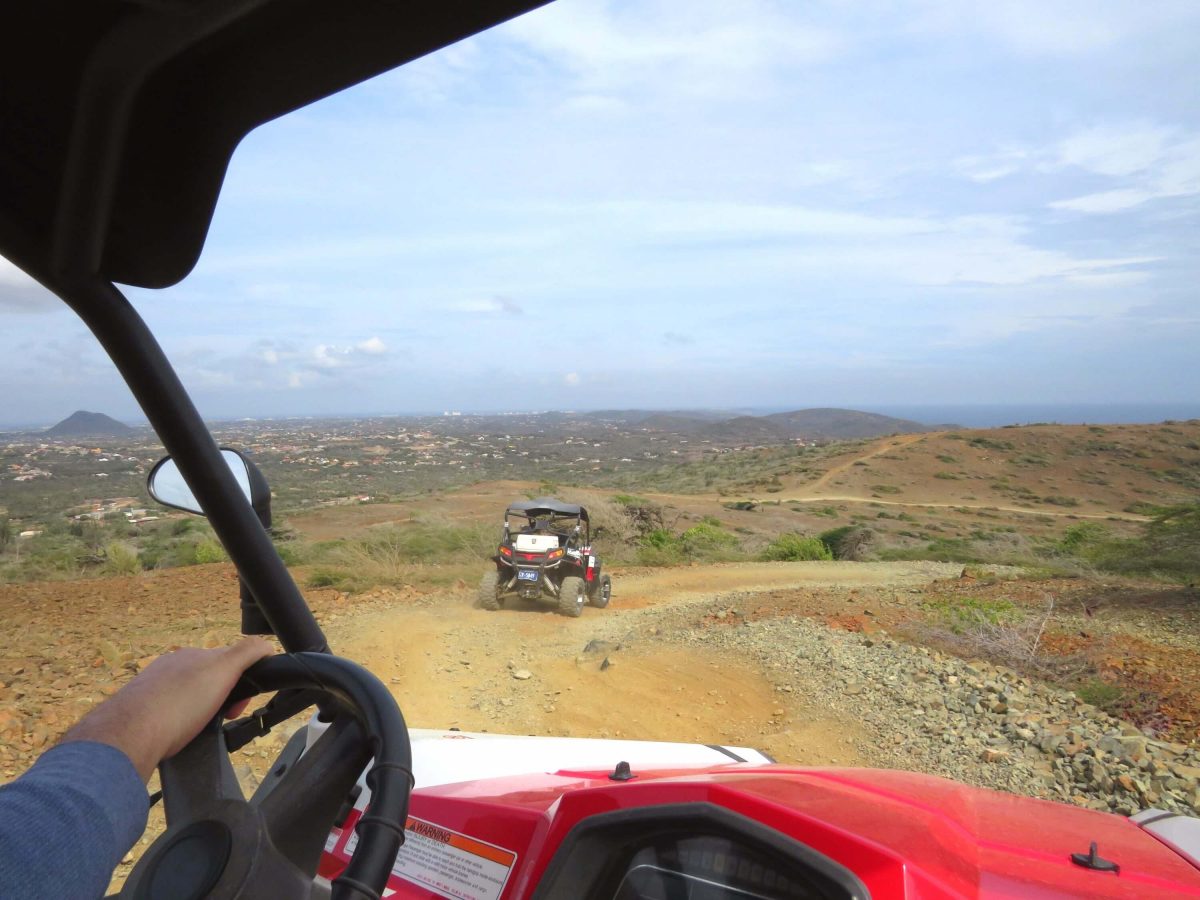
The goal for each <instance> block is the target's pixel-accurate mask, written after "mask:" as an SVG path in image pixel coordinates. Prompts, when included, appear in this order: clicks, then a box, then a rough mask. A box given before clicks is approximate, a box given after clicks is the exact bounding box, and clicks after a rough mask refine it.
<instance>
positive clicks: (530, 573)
mask: <svg viewBox="0 0 1200 900" xmlns="http://www.w3.org/2000/svg"><path fill="white" fill-rule="evenodd" d="M537 580H538V573H537V570H536V569H519V570H518V571H517V581H537Z"/></svg>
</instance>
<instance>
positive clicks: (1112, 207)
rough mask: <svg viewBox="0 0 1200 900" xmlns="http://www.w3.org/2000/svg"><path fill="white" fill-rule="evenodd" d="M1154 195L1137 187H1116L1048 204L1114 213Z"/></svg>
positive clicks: (1071, 208)
mask: <svg viewBox="0 0 1200 900" xmlns="http://www.w3.org/2000/svg"><path fill="white" fill-rule="evenodd" d="M1154 196H1155V194H1153V193H1152V192H1150V191H1144V190H1139V189H1137V188H1117V189H1116V190H1112V191H1100V192H1099V193H1097V194H1084V195H1083V196H1082V197H1072V198H1071V199H1070V200H1055V201H1054V202H1053V203H1051V204H1050V208H1051V209H1069V210H1071V211H1073V212H1082V213H1114V212H1123V211H1124V210H1127V209H1132V208H1133V207H1135V206H1140V205H1141V204H1143V203H1145V202H1146V201H1147V200H1150V199H1152V198H1153V197H1154Z"/></svg>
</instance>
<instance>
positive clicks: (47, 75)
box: [0, 0, 546, 288]
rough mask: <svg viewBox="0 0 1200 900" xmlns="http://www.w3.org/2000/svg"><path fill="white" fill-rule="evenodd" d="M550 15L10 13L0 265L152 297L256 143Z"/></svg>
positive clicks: (98, 5) (226, 8)
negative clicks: (310, 109)
mask: <svg viewBox="0 0 1200 900" xmlns="http://www.w3.org/2000/svg"><path fill="white" fill-rule="evenodd" d="M544 2H546V0H404V2H399V0H386V2H385V0H338V2H336V3H331V2H329V0H86V2H82V3H81V2H79V0H37V2H34V3H10V4H6V8H5V10H4V34H5V35H6V40H5V41H4V52H3V53H2V54H0V123H2V124H0V196H3V197H4V203H3V208H2V209H0V253H2V254H3V255H4V256H6V257H8V259H10V260H11V261H12V262H14V263H16V264H17V265H18V266H20V267H21V268H23V269H25V270H26V271H27V272H29V273H30V274H32V275H34V277H36V278H38V279H39V280H41V281H43V282H44V283H45V282H54V281H60V280H62V279H64V278H70V279H75V280H77V279H78V278H79V277H85V278H92V277H95V276H100V277H102V278H105V279H107V280H109V281H113V282H119V283H123V284H132V285H137V286H139V287H152V288H161V287H166V286H168V285H171V284H174V283H175V282H177V281H179V280H180V279H182V278H183V277H184V276H185V275H186V274H187V273H188V272H189V271H191V269H192V267H193V266H194V265H195V263H196V260H197V259H198V258H199V256H200V250H201V248H202V247H203V245H204V239H205V236H206V235H207V232H208V226H209V222H210V220H211V218H212V214H213V208H214V207H215V205H216V202H217V194H218V192H219V191H220V188H221V182H222V180H223V179H224V177H225V169H226V167H227V166H228V164H229V159H230V156H232V154H233V151H234V148H235V147H236V146H237V145H238V142H239V141H240V140H241V139H242V138H243V137H245V136H246V134H247V133H248V132H250V131H251V130H252V129H254V128H256V127H257V126H259V125H261V124H263V123H264V122H267V121H270V120H271V119H274V118H277V117H278V116H281V115H283V114H284V113H287V112H290V111H292V110H294V109H297V108H299V107H301V106H305V105H306V104H309V103H312V102H313V101H315V100H319V99H321V98H322V97H326V96H328V95H330V94H332V93H334V92H336V91H340V90H342V89H343V88H346V87H349V86H350V85H353V84H357V83H358V82H360V81H364V80H366V79H368V78H371V77H372V76H375V75H378V74H380V73H381V72H385V71H387V70H388V69H392V68H395V67H396V66H399V65H401V64H402V63H405V62H408V61H409V60H412V59H416V58H417V57H419V56H424V55H425V54H427V53H430V52H432V51H434V50H437V49H438V48H440V47H444V46H445V45H447V44H450V43H453V42H454V41H458V40H461V39H462V38H465V37H467V36H469V35H471V34H474V33H476V32H478V31H482V30H483V29H485V28H488V27H490V26H492V25H495V24H497V23H499V22H502V21H504V20H506V19H510V18H512V17H513V16H516V15H519V14H521V13H523V12H526V11H528V10H530V9H533V8H535V7H537V6H541V5H542V3H544Z"/></svg>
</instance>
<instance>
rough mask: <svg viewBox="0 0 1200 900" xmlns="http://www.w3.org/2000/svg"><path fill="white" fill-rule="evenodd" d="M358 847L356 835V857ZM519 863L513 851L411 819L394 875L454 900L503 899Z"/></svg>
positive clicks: (351, 842) (349, 846)
mask: <svg viewBox="0 0 1200 900" xmlns="http://www.w3.org/2000/svg"><path fill="white" fill-rule="evenodd" d="M356 846H358V835H357V834H356V833H355V834H351V835H350V838H349V839H348V840H347V841H346V847H345V852H346V853H347V854H353V853H354V848H355V847H356ZM516 861H517V854H515V853H513V852H512V851H511V850H505V849H504V848H503V847H497V846H496V845H495V844H489V843H486V842H485V841H480V840H476V839H475V838H473V837H468V836H467V835H465V834H460V833H459V832H457V831H451V830H450V829H448V828H443V827H442V826H441V825H435V824H433V823H432V822H426V821H425V820H424V819H418V818H416V817H414V816H409V817H408V822H407V823H406V824H405V826H404V845H403V846H402V847H401V848H400V852H399V853H398V854H396V863H395V865H393V866H392V875H393V876H394V877H397V878H403V879H405V880H406V881H411V882H413V883H414V884H419V885H421V886H422V887H424V888H428V889H429V890H431V891H433V892H434V893H438V894H441V895H442V896H443V897H449V898H451V900H499V897H500V893H501V892H502V891H503V890H504V885H505V884H506V883H507V882H508V876H509V874H510V873H511V872H512V868H513V864H514V863H516ZM389 880H390V879H389ZM392 886H393V887H399V885H392Z"/></svg>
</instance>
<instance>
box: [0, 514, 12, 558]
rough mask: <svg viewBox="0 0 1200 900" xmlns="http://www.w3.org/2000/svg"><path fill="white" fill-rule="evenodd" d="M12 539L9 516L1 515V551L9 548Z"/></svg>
mask: <svg viewBox="0 0 1200 900" xmlns="http://www.w3.org/2000/svg"><path fill="white" fill-rule="evenodd" d="M12 539H13V535H12V527H11V526H10V525H9V520H8V516H7V515H3V516H0V553H3V552H4V551H5V550H7V549H8V545H9V544H11V543H12Z"/></svg>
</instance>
